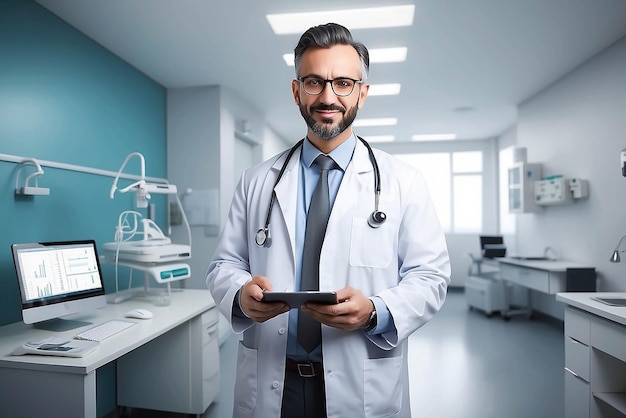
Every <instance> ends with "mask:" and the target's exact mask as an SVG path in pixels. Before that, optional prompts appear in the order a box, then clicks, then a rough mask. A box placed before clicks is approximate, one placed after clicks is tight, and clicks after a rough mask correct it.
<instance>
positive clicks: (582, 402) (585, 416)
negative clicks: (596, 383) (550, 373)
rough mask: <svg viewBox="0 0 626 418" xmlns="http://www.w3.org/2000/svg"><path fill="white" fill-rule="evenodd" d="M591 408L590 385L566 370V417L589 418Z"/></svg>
mask: <svg viewBox="0 0 626 418" xmlns="http://www.w3.org/2000/svg"><path fill="white" fill-rule="evenodd" d="M590 407H591V391H590V388H589V383H587V382H585V381H583V380H582V379H580V378H578V377H577V376H574V375H573V374H572V373H571V372H570V371H569V370H567V369H565V416H566V417H567V418H589V416H590V409H591V408H590Z"/></svg>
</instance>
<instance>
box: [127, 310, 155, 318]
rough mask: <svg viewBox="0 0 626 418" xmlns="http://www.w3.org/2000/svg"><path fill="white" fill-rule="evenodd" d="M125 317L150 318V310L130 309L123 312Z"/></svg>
mask: <svg viewBox="0 0 626 418" xmlns="http://www.w3.org/2000/svg"><path fill="white" fill-rule="evenodd" d="M124 316H125V317H126V318H137V319H150V318H152V312H150V311H149V310H147V309H132V310H130V311H128V312H126V313H125V314H124Z"/></svg>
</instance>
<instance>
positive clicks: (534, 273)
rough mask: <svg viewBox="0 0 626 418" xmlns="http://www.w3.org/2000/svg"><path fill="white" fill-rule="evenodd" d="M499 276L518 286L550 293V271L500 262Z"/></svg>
mask: <svg viewBox="0 0 626 418" xmlns="http://www.w3.org/2000/svg"><path fill="white" fill-rule="evenodd" d="M500 277H502V278H503V279H504V280H507V281H509V282H512V283H517V284H519V285H520V286H524V287H528V288H530V289H535V290H538V291H540V292H544V293H550V272H548V271H545V270H537V269H531V268H525V267H519V266H513V265H510V264H506V263H501V264H500Z"/></svg>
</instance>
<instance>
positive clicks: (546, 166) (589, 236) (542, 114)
mask: <svg viewBox="0 0 626 418" xmlns="http://www.w3.org/2000/svg"><path fill="white" fill-rule="evenodd" d="M517 145H518V146H523V147H526V148H527V152H528V162H533V163H541V164H543V174H544V176H549V175H555V174H562V175H564V176H566V177H579V178H582V179H588V180H589V186H590V187H589V188H590V195H589V198H588V199H587V200H584V201H578V202H575V203H574V204H571V205H566V206H558V207H557V206H554V207H547V208H545V209H544V210H543V211H542V212H541V213H538V214H522V215H518V216H517V236H516V244H517V246H518V249H519V251H520V253H536V252H537V250H538V249H543V248H544V247H546V246H551V247H554V248H556V249H557V250H558V251H559V252H560V253H561V254H562V256H563V258H565V259H568V260H572V261H577V262H581V263H584V264H589V265H590V266H594V267H595V268H596V269H597V271H598V274H599V276H600V282H599V289H598V290H601V291H626V263H621V264H612V263H609V261H608V260H609V257H610V256H611V253H612V251H613V249H614V247H615V245H616V244H617V241H618V240H619V239H620V237H621V236H622V235H624V234H626V216H625V212H624V203H625V202H626V178H624V177H622V175H621V169H620V163H619V155H620V151H621V150H622V149H623V148H624V147H626V38H625V39H622V40H621V41H619V42H618V43H616V44H614V45H613V46H611V47H610V48H608V49H607V50H605V51H603V52H602V53H600V54H598V55H597V56H596V57H594V58H593V59H592V60H590V61H588V62H587V63H585V64H584V65H582V66H581V67H579V68H578V69H576V70H575V71H573V72H572V73H570V74H568V75H567V76H565V77H564V78H562V79H561V80H560V81H558V82H557V83H555V84H553V85H552V86H550V87H549V88H547V89H545V90H544V91H542V92H541V93H539V94H537V95H536V96H534V97H532V98H531V99H529V100H527V101H526V102H524V103H523V104H521V105H520V106H519V118H518V123H517ZM625 249H626V248H625Z"/></svg>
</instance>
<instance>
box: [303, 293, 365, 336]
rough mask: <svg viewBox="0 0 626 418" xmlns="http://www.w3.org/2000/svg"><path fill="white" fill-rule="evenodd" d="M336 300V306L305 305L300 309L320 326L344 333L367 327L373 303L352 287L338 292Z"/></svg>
mask: <svg viewBox="0 0 626 418" xmlns="http://www.w3.org/2000/svg"><path fill="white" fill-rule="evenodd" d="M337 300H338V301H339V303H337V304H336V305H321V304H318V303H306V304H304V305H302V308H301V309H302V311H303V312H306V313H307V314H309V315H311V316H312V317H313V318H315V319H317V320H318V321H320V322H321V323H322V324H326V325H328V326H331V327H335V328H339V329H342V330H344V331H352V330H356V329H360V328H363V327H364V326H366V325H367V323H368V322H369V318H370V314H371V313H372V309H373V303H372V301H371V300H370V299H369V298H366V297H365V296H363V293H361V291H360V290H358V289H355V288H353V287H346V288H345V289H341V290H338V291H337Z"/></svg>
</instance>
